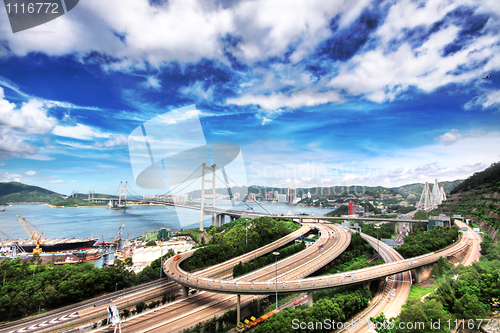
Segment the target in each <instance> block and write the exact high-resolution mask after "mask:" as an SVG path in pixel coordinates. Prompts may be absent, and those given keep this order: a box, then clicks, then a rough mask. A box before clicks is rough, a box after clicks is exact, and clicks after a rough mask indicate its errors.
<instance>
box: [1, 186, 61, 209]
mask: <svg viewBox="0 0 500 333" xmlns="http://www.w3.org/2000/svg"><path fill="white" fill-rule="evenodd" d="M59 199H61V195H60V194H58V193H55V192H52V191H49V190H46V189H44V188H41V187H38V186H30V185H24V184H21V183H18V182H10V183H0V205H5V204H6V203H8V202H51V201H54V200H59Z"/></svg>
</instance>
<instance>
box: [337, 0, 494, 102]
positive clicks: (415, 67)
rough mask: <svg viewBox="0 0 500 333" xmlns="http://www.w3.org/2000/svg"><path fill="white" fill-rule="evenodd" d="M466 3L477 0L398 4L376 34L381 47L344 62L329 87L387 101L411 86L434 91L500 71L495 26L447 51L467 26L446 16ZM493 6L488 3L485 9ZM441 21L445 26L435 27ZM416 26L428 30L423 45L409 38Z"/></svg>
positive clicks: (373, 40)
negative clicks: (460, 24) (492, 70)
mask: <svg viewBox="0 0 500 333" xmlns="http://www.w3.org/2000/svg"><path fill="white" fill-rule="evenodd" d="M461 5H472V2H470V1H467V0H463V1H454V2H445V3H443V2H442V1H429V2H426V3H423V4H420V3H417V2H414V1H410V0H402V1H398V2H396V3H394V4H393V5H392V6H391V8H390V10H389V14H388V16H387V18H386V19H385V21H384V23H383V24H382V25H381V26H380V27H379V28H378V29H377V30H376V32H375V33H374V34H373V35H372V36H371V39H370V41H371V44H372V45H376V46H375V48H370V49H368V50H367V51H364V52H363V51H362V52H359V53H358V54H356V55H355V56H354V57H352V58H351V59H349V60H348V61H346V62H345V63H342V64H341V65H340V66H339V69H338V75H336V76H335V77H333V78H332V79H331V80H330V82H329V86H331V87H334V88H337V89H346V91H348V92H349V93H350V94H353V95H360V94H363V95H365V96H366V97H367V98H368V99H370V100H372V101H375V102H383V101H387V100H393V99H395V98H396V97H397V96H398V95H399V94H400V93H402V92H404V91H406V90H407V89H408V88H409V87H410V86H414V87H417V88H418V89H420V90H422V91H424V92H431V91H433V90H435V89H437V88H439V87H442V86H445V85H447V84H450V83H466V82H470V81H471V80H474V79H477V77H478V75H480V73H483V72H484V73H486V72H488V71H490V69H493V68H496V69H498V68H499V66H500V65H498V64H499V60H500V56H499V55H498V54H499V52H500V45H499V44H498V38H497V36H496V35H495V34H496V33H495V34H494V33H493V32H492V31H493V30H495V29H490V31H488V30H486V31H485V33H484V34H482V35H480V36H477V37H475V38H474V39H472V40H471V41H463V43H462V45H461V48H459V50H458V51H456V52H450V53H449V54H447V52H445V51H446V47H448V46H449V45H452V44H453V43H454V42H456V41H457V40H458V39H459V38H461V37H460V33H461V27H460V26H457V25H456V22H453V21H451V19H448V18H445V17H446V15H447V14H449V13H451V12H452V11H453V10H455V9H457V8H458V7H459V6H461ZM491 5H492V3H489V4H488V3H484V4H483V6H484V7H485V8H486V7H487V6H491ZM479 7H481V6H479ZM485 8H483V10H484V9H485ZM441 20H442V21H443V22H444V24H442V25H441V26H438V28H437V29H432V28H433V25H434V24H435V23H436V22H439V21H441ZM412 29H420V30H417V31H416V32H415V34H417V35H418V34H419V33H420V34H422V36H421V38H422V39H423V40H424V42H423V43H422V44H421V45H420V44H419V43H412V42H411V41H409V40H408V39H407V38H406V39H405V38H403V37H404V36H405V34H407V33H408V32H409V31H411V30H412ZM422 31H424V32H425V33H427V34H428V37H426V36H425V35H423V32H422ZM479 65H481V69H480V70H479V72H478V70H477V68H476V67H478V66H479ZM493 100H495V98H493ZM489 103H492V102H489ZM486 104H488V103H486Z"/></svg>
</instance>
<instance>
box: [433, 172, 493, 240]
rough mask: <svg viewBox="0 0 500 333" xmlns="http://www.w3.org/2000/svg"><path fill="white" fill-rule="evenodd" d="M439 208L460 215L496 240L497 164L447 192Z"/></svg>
mask: <svg viewBox="0 0 500 333" xmlns="http://www.w3.org/2000/svg"><path fill="white" fill-rule="evenodd" d="M439 209H440V210H441V211H443V212H444V213H454V214H462V215H463V216H465V217H467V218H468V219H471V221H472V222H473V223H474V224H477V225H478V226H479V227H481V228H482V229H484V230H485V231H486V232H487V233H488V234H490V236H491V237H492V238H493V239H494V240H495V241H498V238H499V237H498V232H499V230H500V163H499V162H497V163H494V164H492V165H491V166H490V167H489V168H487V169H485V170H484V171H481V172H476V173H475V174H474V175H472V176H470V177H469V178H467V179H466V180H464V181H463V182H462V183H461V184H460V185H458V186H457V187H456V188H455V189H453V190H452V191H451V196H449V197H448V199H447V200H446V201H445V202H443V203H442V204H441V205H440V206H439Z"/></svg>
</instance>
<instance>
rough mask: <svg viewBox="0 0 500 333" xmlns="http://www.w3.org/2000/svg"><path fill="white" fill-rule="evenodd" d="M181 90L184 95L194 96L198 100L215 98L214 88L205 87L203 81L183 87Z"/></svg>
mask: <svg viewBox="0 0 500 333" xmlns="http://www.w3.org/2000/svg"><path fill="white" fill-rule="evenodd" d="M179 92H180V93H181V94H183V95H186V96H189V97H194V98H195V99H197V100H205V101H211V100H213V89H212V88H208V89H205V88H204V87H203V82H201V81H196V82H195V83H194V84H192V85H190V86H188V87H181V88H180V89H179Z"/></svg>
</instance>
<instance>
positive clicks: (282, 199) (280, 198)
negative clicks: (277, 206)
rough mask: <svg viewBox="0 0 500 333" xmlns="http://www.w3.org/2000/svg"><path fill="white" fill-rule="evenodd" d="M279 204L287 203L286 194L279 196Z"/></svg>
mask: <svg viewBox="0 0 500 333" xmlns="http://www.w3.org/2000/svg"><path fill="white" fill-rule="evenodd" d="M278 202H279V203H286V194H278Z"/></svg>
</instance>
